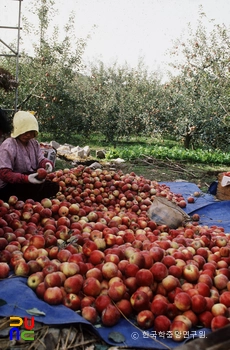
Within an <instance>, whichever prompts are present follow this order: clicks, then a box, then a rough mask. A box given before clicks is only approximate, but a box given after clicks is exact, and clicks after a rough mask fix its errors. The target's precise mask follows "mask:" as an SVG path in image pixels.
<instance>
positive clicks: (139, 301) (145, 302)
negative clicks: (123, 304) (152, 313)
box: [130, 291, 150, 312]
mask: <svg viewBox="0 0 230 350" xmlns="http://www.w3.org/2000/svg"><path fill="white" fill-rule="evenodd" d="M130 303H131V305H132V308H133V309H134V310H135V311H137V312H140V311H142V310H149V309H150V305H149V297H148V295H147V294H146V293H145V292H143V291H136V292H134V293H133V294H132V295H131V297H130Z"/></svg>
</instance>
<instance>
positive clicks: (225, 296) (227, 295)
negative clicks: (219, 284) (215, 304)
mask: <svg viewBox="0 0 230 350" xmlns="http://www.w3.org/2000/svg"><path fill="white" fill-rule="evenodd" d="M219 302H220V303H222V304H224V305H225V306H227V307H230V291H229V290H226V291H223V293H221V294H220V297H219Z"/></svg>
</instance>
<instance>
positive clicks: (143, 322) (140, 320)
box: [136, 310, 155, 329]
mask: <svg viewBox="0 0 230 350" xmlns="http://www.w3.org/2000/svg"><path fill="white" fill-rule="evenodd" d="M154 318H155V317H154V315H153V313H152V312H151V311H150V310H142V311H140V312H138V314H137V318H136V320H137V324H138V326H139V327H140V328H141V329H149V328H152V327H153V325H154Z"/></svg>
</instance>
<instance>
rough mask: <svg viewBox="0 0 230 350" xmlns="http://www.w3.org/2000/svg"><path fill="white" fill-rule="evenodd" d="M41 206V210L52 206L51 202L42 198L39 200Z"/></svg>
mask: <svg viewBox="0 0 230 350" xmlns="http://www.w3.org/2000/svg"><path fill="white" fill-rule="evenodd" d="M41 205H42V206H43V208H51V206H52V201H51V199H49V198H43V199H42V200H41Z"/></svg>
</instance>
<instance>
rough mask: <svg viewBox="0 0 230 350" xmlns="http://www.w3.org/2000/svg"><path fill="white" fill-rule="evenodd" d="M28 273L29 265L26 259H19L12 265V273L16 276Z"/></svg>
mask: <svg viewBox="0 0 230 350" xmlns="http://www.w3.org/2000/svg"><path fill="white" fill-rule="evenodd" d="M29 273H30V266H29V265H28V263H27V262H26V261H23V260H20V261H18V263H16V265H15V266H14V274H15V275H16V276H28V275H29Z"/></svg>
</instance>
